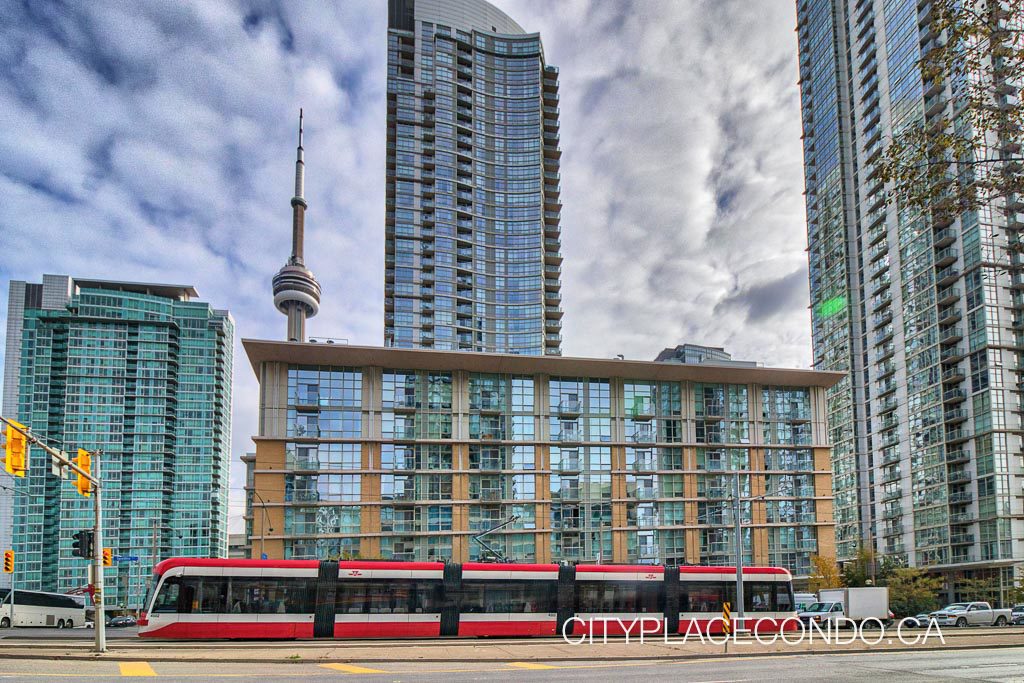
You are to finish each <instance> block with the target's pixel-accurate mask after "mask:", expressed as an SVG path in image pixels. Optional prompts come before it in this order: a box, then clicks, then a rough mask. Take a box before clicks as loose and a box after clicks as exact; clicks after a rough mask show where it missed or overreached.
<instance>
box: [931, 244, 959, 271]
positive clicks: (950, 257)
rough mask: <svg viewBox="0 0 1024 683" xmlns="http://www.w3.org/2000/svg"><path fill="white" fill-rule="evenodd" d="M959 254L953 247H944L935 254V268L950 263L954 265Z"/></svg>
mask: <svg viewBox="0 0 1024 683" xmlns="http://www.w3.org/2000/svg"><path fill="white" fill-rule="evenodd" d="M959 256H960V253H959V252H958V251H957V250H956V249H954V248H953V247H946V248H945V249H940V250H939V251H938V252H936V254H935V267H936V268H938V267H940V266H948V265H949V264H951V263H955V262H956V260H957V258H958V257H959Z"/></svg>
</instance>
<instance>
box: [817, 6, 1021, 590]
mask: <svg viewBox="0 0 1024 683" xmlns="http://www.w3.org/2000/svg"><path fill="white" fill-rule="evenodd" d="M1008 6H1012V3H1011V4H1010V5H1008ZM1007 16H1009V15H1007ZM1016 16H1017V17H1019V16H1020V14H1019V10H1018V14H1017V15H1016ZM797 17H798V26H797V32H798V38H799V48H800V88H801V96H802V114H803V131H804V163H805V173H806V178H805V180H806V190H807V192H806V197H807V229H808V243H809V244H808V246H809V256H810V276H811V303H812V316H813V323H814V328H813V338H814V356H815V367H817V368H820V369H825V370H838V371H843V372H846V373H848V374H847V378H846V379H844V380H843V381H841V382H840V383H839V384H837V385H836V386H835V387H833V388H832V389H830V390H829V398H828V413H829V415H828V417H829V430H830V434H831V441H832V443H833V449H834V450H833V458H832V466H833V487H834V491H835V520H836V550H837V555H838V558H839V559H840V560H845V559H851V558H853V557H854V556H855V555H856V553H857V552H858V550H859V549H861V548H868V549H872V550H874V551H875V552H876V553H878V554H879V555H884V556H887V557H890V558H893V559H896V560H898V561H900V562H903V563H905V564H908V565H910V566H917V567H924V568H929V569H931V570H933V571H936V572H941V573H942V574H943V575H945V577H946V578H947V586H948V597H949V599H950V600H959V599H961V596H962V595H966V594H965V593H962V592H961V586H963V585H964V584H962V582H961V581H962V579H967V578H972V579H983V580H987V581H990V582H991V586H992V592H991V595H992V596H998V595H999V594H1000V592H1004V593H1003V594H1004V595H1005V591H1006V590H1007V589H1008V588H1009V587H1010V586H1011V585H1012V584H1013V582H1014V581H1015V577H1017V576H1020V573H1021V571H1022V565H1021V564H1020V558H1021V557H1024V523H1022V521H1021V520H1022V519H1024V503H1022V501H1021V498H1020V496H1019V495H1015V494H1014V493H1013V492H1019V491H1020V490H1021V486H1022V476H1021V465H1020V453H1021V451H1022V442H1021V433H1022V430H1024V424H1022V420H1021V406H1022V403H1021V395H1020V386H1021V385H1020V383H1019V377H1020V375H1019V373H1020V371H1021V368H1022V363H1021V352H1022V350H1024V335H1022V329H1024V328H1022V327H1021V325H1020V324H1019V323H1018V322H1017V321H1018V320H1019V311H1020V310H1021V309H1022V308H1024V298H1022V294H1021V290H1022V286H1021V284H1020V283H1021V281H1022V278H1021V276H1020V269H1021V267H1022V261H1021V256H1020V247H1019V244H1020V242H1019V232H1020V231H1021V230H1024V214H1022V212H1021V211H1020V208H1021V206H1024V205H1022V204H1021V199H1020V197H1016V196H1010V197H1008V198H1007V200H1006V202H1005V206H987V205H984V206H982V207H981V208H980V209H979V210H977V211H968V212H964V213H962V214H961V215H959V216H955V217H953V216H948V215H940V214H939V213H933V212H931V211H924V212H922V211H920V210H918V209H916V208H914V207H912V206H909V205H907V204H905V203H904V202H903V200H902V198H899V197H893V196H892V195H891V194H890V192H891V189H892V188H890V187H886V185H885V183H884V182H883V181H882V179H881V174H880V170H881V169H880V164H881V161H882V154H883V151H884V149H885V145H886V140H888V139H891V138H892V137H893V136H894V135H898V134H899V133H900V132H901V131H903V130H905V129H908V128H912V127H918V126H923V125H927V126H929V127H931V128H933V129H935V130H941V129H946V130H952V129H953V128H954V127H955V128H956V130H957V131H958V132H961V133H962V132H963V131H964V130H969V126H970V124H969V122H967V121H966V120H965V117H964V116H963V115H962V106H961V105H962V104H963V101H962V100H963V97H964V92H965V89H964V87H963V86H964V84H963V82H961V81H958V80H957V78H946V79H944V80H937V81H928V82H924V81H923V79H922V76H921V68H920V63H919V62H920V59H921V56H922V55H924V54H927V53H928V51H929V50H931V49H932V48H933V47H935V46H937V45H940V44H944V42H945V41H947V40H949V39H950V38H949V36H948V35H945V32H944V31H943V30H942V29H941V26H939V25H938V24H937V23H935V21H934V19H935V16H934V8H933V4H932V3H931V2H928V1H927V0H884V1H883V0H856V1H853V0H849V1H846V0H799V2H797ZM1004 21H1019V18H1017V19H1012V18H1011V19H1004ZM977 76H978V77H980V78H992V76H990V75H989V76H984V75H981V74H978V75H977ZM1003 85H1009V84H1003ZM997 89H1005V88H1003V87H1002V86H1000V85H999V84H997ZM1011 90H1012V88H1011ZM1005 104H1016V106H1019V100H1016V99H1015V96H1009V97H1008V98H1007V99H1006V101H1005ZM991 137H992V139H991V140H990V141H989V142H987V143H986V144H985V145H979V147H978V149H977V151H976V153H978V154H981V155H990V156H991V155H995V156H998V154H999V153H1000V150H1003V151H1005V150H1012V149H1019V146H1020V142H1021V141H1020V139H1019V135H1017V137H1016V138H1015V139H1014V138H1013V137H1012V136H1010V137H1005V138H1004V136H1003V135H1002V134H1001V135H998V136H991ZM988 145H991V148H990V149H987V150H986V149H985V147H986V146H988ZM999 203H1002V200H1000V202H999ZM970 599H977V598H970Z"/></svg>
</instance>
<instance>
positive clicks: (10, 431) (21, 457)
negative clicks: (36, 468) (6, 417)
mask: <svg viewBox="0 0 1024 683" xmlns="http://www.w3.org/2000/svg"><path fill="white" fill-rule="evenodd" d="M9 422H10V423H9V424H8V425H7V445H6V446H5V447H4V451H5V452H6V454H7V456H6V457H7V460H6V462H5V464H4V469H5V470H7V473H8V474H11V475H13V476H15V477H24V476H25V471H26V470H27V469H28V440H27V439H26V438H25V435H24V434H22V433H21V432H20V431H18V429H15V427H17V428H20V429H25V425H23V424H21V423H19V422H15V421H14V420H10V421H9Z"/></svg>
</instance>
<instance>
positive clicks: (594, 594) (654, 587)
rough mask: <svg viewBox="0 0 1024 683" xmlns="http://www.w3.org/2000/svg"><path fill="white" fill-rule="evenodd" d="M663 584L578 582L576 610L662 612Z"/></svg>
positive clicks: (663, 604) (663, 608)
mask: <svg viewBox="0 0 1024 683" xmlns="http://www.w3.org/2000/svg"><path fill="white" fill-rule="evenodd" d="M664 585H665V584H664V583H662V582H661V581H580V582H578V583H577V584H576V611H577V612H623V613H630V614H632V613H637V612H639V613H664V612H665V591H664Z"/></svg>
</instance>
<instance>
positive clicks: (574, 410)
mask: <svg viewBox="0 0 1024 683" xmlns="http://www.w3.org/2000/svg"><path fill="white" fill-rule="evenodd" d="M555 412H556V413H558V414H559V415H580V414H581V413H582V412H583V406H582V404H581V403H580V400H579V399H578V398H566V399H562V400H561V401H559V402H558V406H557V407H556V408H555Z"/></svg>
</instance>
